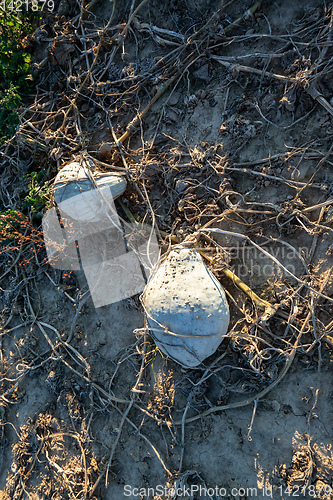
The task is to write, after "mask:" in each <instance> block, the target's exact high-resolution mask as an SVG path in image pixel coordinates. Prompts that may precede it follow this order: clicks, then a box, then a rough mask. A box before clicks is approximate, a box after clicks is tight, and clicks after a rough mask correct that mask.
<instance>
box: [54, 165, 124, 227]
mask: <svg viewBox="0 0 333 500" xmlns="http://www.w3.org/2000/svg"><path fill="white" fill-rule="evenodd" d="M92 175H93V178H94V181H95V183H96V186H97V188H98V189H96V186H95V185H94V183H93V182H92V181H91V180H90V178H89V177H88V176H87V171H86V169H85V168H84V167H83V166H82V165H81V164H80V163H78V162H72V163H69V164H68V165H66V166H65V167H63V168H62V169H61V170H60V172H59V173H58V175H57V176H56V178H55V181H54V185H53V193H54V199H55V202H56V203H57V205H58V206H59V208H60V209H61V210H62V211H63V212H64V213H65V214H66V215H68V216H69V217H71V218H72V219H74V220H78V221H81V222H97V221H98V220H100V219H103V217H104V216H105V211H106V210H107V208H108V206H109V205H111V204H112V202H113V200H115V199H116V198H118V197H119V196H120V195H121V194H123V192H124V191H125V189H126V180H125V179H124V178H123V177H120V176H119V175H115V174H108V173H102V172H99V171H94V172H93V173H92Z"/></svg>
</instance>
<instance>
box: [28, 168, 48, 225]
mask: <svg viewBox="0 0 333 500" xmlns="http://www.w3.org/2000/svg"><path fill="white" fill-rule="evenodd" d="M44 177H45V170H41V171H40V172H32V173H31V174H27V175H26V176H25V178H27V179H29V184H28V189H29V193H28V195H27V196H26V197H25V199H24V201H23V204H22V209H23V210H24V211H25V210H28V211H29V212H30V213H31V215H36V214H37V213H39V212H41V211H42V210H43V208H44V207H45V206H47V205H48V203H49V197H50V189H51V181H47V182H45V184H43V185H41V182H42V181H43V178H44Z"/></svg>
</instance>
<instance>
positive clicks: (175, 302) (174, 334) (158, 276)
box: [143, 247, 230, 368]
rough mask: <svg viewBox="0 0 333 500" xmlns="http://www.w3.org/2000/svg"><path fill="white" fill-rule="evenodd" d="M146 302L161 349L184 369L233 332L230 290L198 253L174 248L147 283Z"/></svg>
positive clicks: (188, 249) (153, 333)
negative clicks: (209, 268) (230, 321)
mask: <svg viewBox="0 0 333 500" xmlns="http://www.w3.org/2000/svg"><path fill="white" fill-rule="evenodd" d="M143 302H144V306H145V309H146V315H147V322H148V326H149V328H150V330H151V333H152V336H153V338H154V340H155V343H156V345H157V346H158V347H159V348H160V349H161V351H163V352H164V353H165V354H167V355H168V356H170V357H171V358H173V359H174V360H175V361H177V362H178V363H180V364H181V365H183V366H184V367H187V368H193V367H195V366H198V365H199V364H200V363H201V361H203V360H204V359H205V358H207V357H208V356H210V355H211V354H213V353H214V352H215V351H216V349H217V348H218V346H219V345H220V343H221V342H222V340H223V338H224V337H225V335H226V333H227V330H228V325H229V320H230V316H229V306H228V302H227V299H226V295H225V292H224V290H223V287H222V286H221V284H220V283H219V282H218V280H217V279H216V278H215V276H214V275H213V274H212V273H211V272H210V271H209V270H208V268H207V267H206V265H205V264H204V262H203V260H202V258H201V255H200V254H199V252H198V251H197V250H196V249H193V248H192V249H191V248H182V247H178V248H175V249H173V250H172V251H171V252H170V254H169V256H168V257H167V259H166V260H165V261H164V262H163V264H162V265H161V266H160V268H159V269H158V270H157V272H156V273H155V275H154V276H153V277H152V279H151V280H150V282H149V283H148V284H147V286H146V288H145V291H144V294H143Z"/></svg>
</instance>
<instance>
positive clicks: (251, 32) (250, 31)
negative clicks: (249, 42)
mask: <svg viewBox="0 0 333 500" xmlns="http://www.w3.org/2000/svg"><path fill="white" fill-rule="evenodd" d="M253 33H254V29H253V28H250V29H249V30H247V32H246V33H245V35H246V36H248V35H253Z"/></svg>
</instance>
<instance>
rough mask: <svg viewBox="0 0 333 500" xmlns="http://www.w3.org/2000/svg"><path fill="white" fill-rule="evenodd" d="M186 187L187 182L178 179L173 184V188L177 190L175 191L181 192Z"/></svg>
mask: <svg viewBox="0 0 333 500" xmlns="http://www.w3.org/2000/svg"><path fill="white" fill-rule="evenodd" d="M187 188H188V184H187V182H184V181H182V180H180V179H178V181H177V182H176V185H175V190H176V191H177V193H183V192H184V191H185V189H187Z"/></svg>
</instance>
